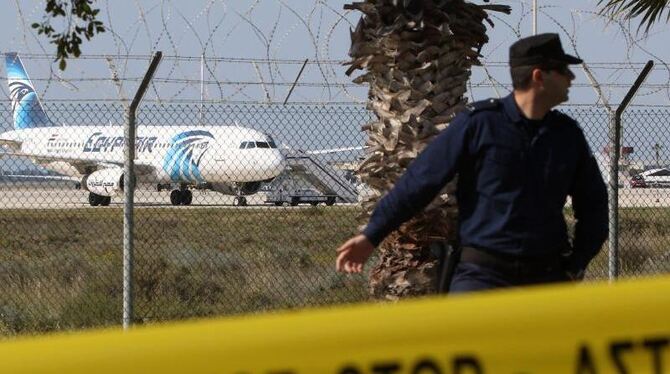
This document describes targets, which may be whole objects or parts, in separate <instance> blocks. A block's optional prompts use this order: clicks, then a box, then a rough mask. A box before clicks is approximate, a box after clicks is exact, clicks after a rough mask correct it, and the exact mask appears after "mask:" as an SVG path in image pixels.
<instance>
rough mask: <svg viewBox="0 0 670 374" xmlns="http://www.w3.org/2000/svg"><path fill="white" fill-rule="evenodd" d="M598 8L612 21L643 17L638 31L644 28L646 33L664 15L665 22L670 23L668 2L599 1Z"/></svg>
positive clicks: (641, 0)
mask: <svg viewBox="0 0 670 374" xmlns="http://www.w3.org/2000/svg"><path fill="white" fill-rule="evenodd" d="M598 7H599V8H600V14H603V15H606V16H607V17H609V18H612V19H616V18H624V19H633V18H638V19H639V17H642V19H641V20H640V25H639V26H638V30H639V29H640V28H642V27H644V32H645V33H647V32H649V29H650V28H651V26H652V25H653V24H654V23H656V22H658V21H660V20H661V19H662V18H663V16H664V15H665V22H668V21H670V7H669V6H668V0H598Z"/></svg>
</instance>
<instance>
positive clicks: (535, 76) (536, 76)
mask: <svg viewBox="0 0 670 374" xmlns="http://www.w3.org/2000/svg"><path fill="white" fill-rule="evenodd" d="M543 73H544V72H543V71H542V69H540V68H535V69H533V72H532V73H530V79H531V81H533V82H534V83H544V74H543Z"/></svg>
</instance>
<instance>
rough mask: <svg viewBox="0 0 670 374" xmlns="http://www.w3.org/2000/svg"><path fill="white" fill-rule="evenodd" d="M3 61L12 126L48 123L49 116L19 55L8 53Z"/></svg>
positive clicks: (43, 124)
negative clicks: (12, 116) (5, 70)
mask: <svg viewBox="0 0 670 374" xmlns="http://www.w3.org/2000/svg"><path fill="white" fill-rule="evenodd" d="M5 62H6V67H7V81H8V83H9V97H10V98H11V100H12V113H13V114H14V127H15V128H16V129H17V130H18V129H27V128H30V127H39V126H47V125H49V124H50V122H49V118H48V117H47V115H46V113H45V112H44V109H43V108H42V105H41V104H40V102H39V99H38V98H37V94H36V93H35V89H34V88H33V86H32V84H31V83H30V79H29V78H28V74H26V71H25V69H24V68H23V64H22V63H21V60H20V59H19V57H18V56H17V55H16V53H8V54H6V56H5Z"/></svg>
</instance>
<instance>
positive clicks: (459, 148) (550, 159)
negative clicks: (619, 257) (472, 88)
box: [363, 94, 607, 292]
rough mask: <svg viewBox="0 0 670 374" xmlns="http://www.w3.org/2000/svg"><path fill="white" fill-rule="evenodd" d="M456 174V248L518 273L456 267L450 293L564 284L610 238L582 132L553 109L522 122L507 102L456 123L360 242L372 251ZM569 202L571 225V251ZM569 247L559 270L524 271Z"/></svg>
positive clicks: (410, 172) (477, 109)
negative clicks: (499, 261) (475, 251)
mask: <svg viewBox="0 0 670 374" xmlns="http://www.w3.org/2000/svg"><path fill="white" fill-rule="evenodd" d="M456 174H458V188H457V198H458V206H459V225H460V227H459V233H460V238H459V240H460V243H461V246H463V247H473V248H476V249H478V250H481V251H482V252H484V253H485V254H491V255H493V256H494V257H496V258H502V259H509V260H510V264H511V266H512V267H513V266H515V265H514V264H515V261H517V260H522V262H519V263H518V266H517V267H518V269H517V270H518V271H516V272H512V273H514V274H512V273H510V272H507V271H501V270H500V269H487V266H486V264H484V265H482V264H471V263H467V261H465V262H461V263H460V264H459V266H458V267H457V269H456V274H455V276H454V280H453V281H452V287H451V288H452V291H456V292H457V291H465V290H473V289H483V288H492V287H500V286H511V285H518V284H526V283H538V282H545V281H552V280H562V279H563V278H564V276H565V271H564V270H569V271H571V272H578V271H582V270H584V269H585V268H586V266H587V265H588V263H589V262H590V261H591V259H592V258H593V257H594V256H595V255H596V253H597V252H598V250H599V249H600V247H601V245H602V244H603V242H604V240H605V238H606V237H607V191H606V188H605V184H604V182H603V179H602V176H601V175H600V171H599V170H598V167H597V164H596V161H595V159H594V157H593V155H592V153H591V150H590V149H589V146H588V144H587V142H586V139H585V138H584V134H583V133H582V130H581V128H580V127H579V125H578V124H577V123H576V122H575V121H574V120H573V119H571V118H570V117H568V116H566V115H564V114H562V113H560V112H559V111H556V110H554V111H550V112H549V113H547V115H546V116H545V117H544V119H542V120H537V121H532V120H528V119H526V118H524V117H523V116H522V115H521V113H520V112H519V109H518V108H517V106H516V103H515V102H514V97H513V95H511V94H510V95H509V96H507V97H505V98H504V99H501V100H495V99H492V100H487V101H482V102H477V103H474V104H473V105H472V106H471V107H470V108H469V109H468V110H464V111H463V112H462V113H460V114H459V115H458V116H456V118H454V120H453V121H452V122H451V124H450V125H449V126H448V127H447V129H446V130H444V131H443V132H442V133H440V134H439V135H438V136H437V137H436V138H435V139H434V141H433V142H431V144H429V145H428V147H426V149H425V150H424V152H422V153H421V154H420V155H419V156H418V157H417V158H416V160H415V161H414V162H413V163H412V164H411V165H410V166H409V167H408V169H407V171H406V172H405V174H404V175H403V176H402V177H401V178H399V180H398V181H397V183H396V185H395V187H394V188H393V189H392V190H391V191H390V192H389V193H388V194H387V195H386V196H385V197H384V198H383V199H382V200H381V201H380V202H379V204H378V206H377V208H376V209H375V211H374V212H373V214H372V217H371V219H370V222H369V224H368V225H367V227H366V228H365V230H364V231H363V233H364V235H365V236H366V237H367V238H368V239H369V240H370V241H371V242H372V243H373V244H374V245H378V244H379V243H380V242H381V241H382V240H383V238H384V237H386V235H388V234H389V233H390V232H391V231H393V230H395V229H396V228H398V226H400V224H401V223H403V222H404V221H406V220H408V219H409V218H411V217H412V216H413V215H415V214H416V213H418V212H419V211H421V210H422V209H423V208H424V207H425V206H426V205H428V203H430V201H432V200H433V198H434V197H435V196H436V195H437V194H438V193H439V192H440V190H441V189H442V188H443V187H444V185H445V184H446V183H448V182H449V181H450V180H451V179H452V178H453V177H454V176H455V175H456ZM567 196H571V197H572V207H573V210H574V215H575V218H576V221H577V223H576V227H575V234H574V240H573V241H572V243H570V242H569V239H568V233H567V226H566V223H565V219H564V217H563V208H564V205H565V202H566V198H567ZM570 246H572V249H573V251H572V255H571V256H570V257H569V258H568V259H567V260H566V261H565V264H564V266H565V267H564V268H563V269H555V268H554V269H547V272H549V273H552V274H548V273H547V272H543V271H541V270H542V269H540V271H533V269H527V268H524V266H525V264H533V263H542V262H541V259H547V258H558V257H560V253H561V252H564V251H565V250H566V248H569V247H570ZM531 266H532V265H531ZM503 270H505V269H503Z"/></svg>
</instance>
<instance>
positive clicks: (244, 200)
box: [239, 196, 247, 206]
mask: <svg viewBox="0 0 670 374" xmlns="http://www.w3.org/2000/svg"><path fill="white" fill-rule="evenodd" d="M239 199H240V200H239V203H240V204H239V205H240V206H247V198H246V197H244V196H240V197H239Z"/></svg>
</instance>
